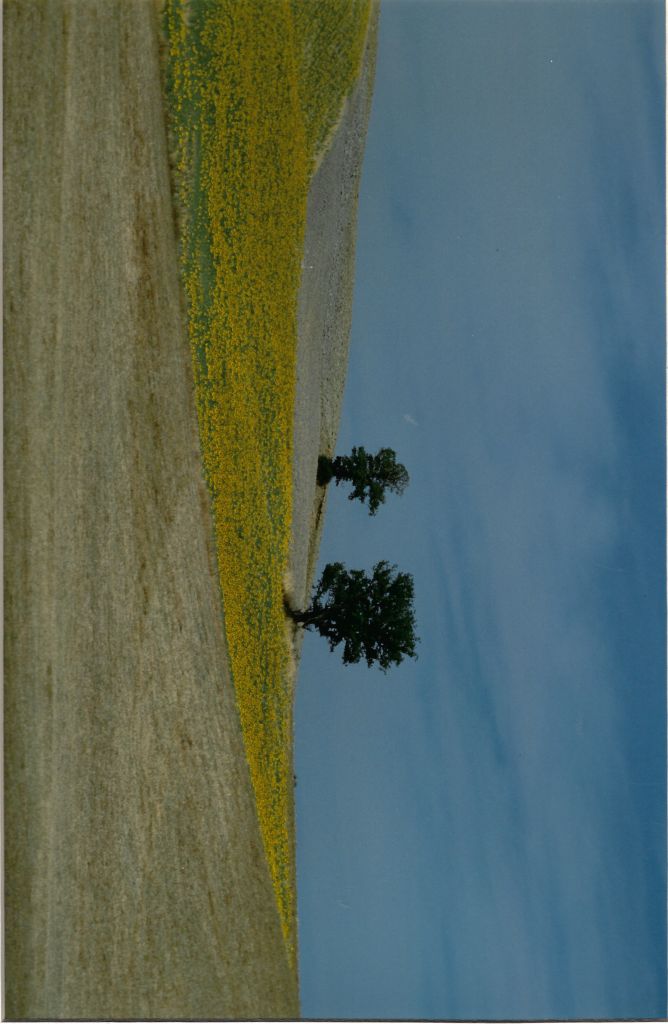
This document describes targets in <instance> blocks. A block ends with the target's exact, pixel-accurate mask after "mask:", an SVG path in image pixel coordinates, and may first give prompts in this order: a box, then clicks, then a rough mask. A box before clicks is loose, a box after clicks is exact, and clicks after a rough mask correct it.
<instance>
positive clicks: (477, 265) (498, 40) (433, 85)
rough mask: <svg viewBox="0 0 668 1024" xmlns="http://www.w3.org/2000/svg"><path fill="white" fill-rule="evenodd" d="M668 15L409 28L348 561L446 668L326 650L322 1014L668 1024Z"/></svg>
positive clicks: (340, 544) (351, 392) (343, 520)
mask: <svg viewBox="0 0 668 1024" xmlns="http://www.w3.org/2000/svg"><path fill="white" fill-rule="evenodd" d="M663 63H664V41H663V6H662V5H661V4H658V3H650V2H644V0H633V2H630V3H626V2H613V0H610V2H608V0H599V2H596V3H593V2H584V0H583V2H576V0H562V2H558V3H552V2H549V0H544V2H543V0H541V2H533V3H527V2H520V0H515V2H511V3H506V2H503V0H499V2H496V3H486V2H482V0H481V2H477V0H468V2H448V0H426V2H424V0H387V2H386V3H385V5H384V7H383V10H382V15H381V31H380V45H379V54H378V68H377V79H376V89H375V96H374V106H373V110H372V115H371V123H370V127H369V136H368V144H367V152H366V158H365V164H364V172H363V180H362V189H361V194H360V208H359V229H358V245H357V270H356V292H355V306H354V314H353V333H352V344H351V357H350V368H349V376H348V384H347V390H346V398H345V405H344V412H343V418H342V423H341V431H340V438H339V445H338V450H339V451H341V452H343V451H346V450H349V449H350V447H351V446H352V445H353V444H363V445H365V446H366V447H367V448H372V449H374V448H376V447H380V446H382V445H390V446H391V447H393V448H395V449H396V451H397V454H398V455H399V457H400V458H401V459H402V461H404V462H405V463H406V465H407V467H408V469H409V471H410V474H411V485H410V487H409V489H408V490H407V491H406V493H405V495H404V496H403V497H401V498H394V499H392V498H390V499H388V502H387V504H386V505H385V506H384V507H382V508H381V510H380V511H379V513H378V515H377V516H376V518H375V519H369V518H368V516H367V515H366V513H365V511H364V509H363V508H362V507H361V506H360V505H359V504H358V503H350V502H348V501H347V500H346V498H345V495H344V494H343V493H342V492H341V491H340V490H339V491H336V490H333V492H332V494H331V496H330V504H329V510H328V519H327V524H326V529H325V536H324V540H323V546H322V549H321V565H322V564H324V563H325V562H327V561H335V560H341V561H344V562H345V563H346V564H347V565H349V566H350V567H371V566H372V565H373V563H374V562H375V561H377V560H379V559H381V558H387V559H389V560H390V561H392V562H396V563H397V564H398V565H399V567H400V568H401V569H403V570H407V571H409V572H412V573H413V575H414V577H415V585H416V611H417V619H418V631H419V633H420V636H421V638H422V642H421V644H420V648H419V654H420V657H419V660H418V661H417V662H410V663H408V664H404V665H402V666H401V667H400V668H398V669H395V670H393V671H392V672H390V673H389V674H388V675H387V676H383V675H382V673H380V672H378V671H376V670H369V669H367V668H366V667H365V666H364V667H361V666H356V667H344V666H343V665H342V663H341V661H340V659H339V658H338V656H337V655H336V654H330V653H329V651H328V648H327V645H326V643H325V642H324V641H323V640H322V639H320V638H319V637H317V636H315V635H309V636H307V638H306V642H305V645H304V656H303V660H302V667H301V671H300V678H299V686H298V696H297V707H296V770H297V775H298V780H299V781H298V786H297V790H296V795H297V828H298V886H299V921H300V972H301V992H302V1012H303V1014H304V1016H307V1017H324V1018H330V1019H331V1018H336V1017H344V1018H345V1017H348V1018H358V1019H366V1018H381V1019H382V1018H391V1017H409V1018H423V1019H439V1018H441V1019H442V1018H452V1017H459V1018H465V1019H466V1018H470V1019H478V1018H481V1017H483V1018H484V1017H487V1018H495V1017H496V1018H502V1017H520V1018H530V1017H550V1016H551V1017H557V1018H568V1017H587V1016H593V1017H603V1018H610V1017H631V1016H649V1017H651V1016H664V1015H665V1013H666V982H665V978H666V871H665V864H666V841H665V837H666V682H665V680H666V663H665V623H666V608H665V564H666V558H665V534H664V529H665V527H664V523H665V516H664V506H665V447H664V443H665V430H664V419H665V392H664V376H665V363H664V358H665V356H664V337H665V327H664V294H665V292H664V255H663V254H664V251H665V244H664V227H663V223H664V215H663V210H664V180H663V165H664V157H663V152H664V127H663V126H664V104H663V96H664V70H663Z"/></svg>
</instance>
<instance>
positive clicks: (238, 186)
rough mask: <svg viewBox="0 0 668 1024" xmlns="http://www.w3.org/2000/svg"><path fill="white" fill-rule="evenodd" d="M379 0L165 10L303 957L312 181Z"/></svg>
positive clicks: (221, 522)
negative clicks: (301, 489)
mask: <svg viewBox="0 0 668 1024" xmlns="http://www.w3.org/2000/svg"><path fill="white" fill-rule="evenodd" d="M369 15H370V0H308V2H306V0H243V2H241V0H189V2H188V0H167V2H166V7H165V15H164V30H165V35H166V40H167V51H168V55H167V61H166V85H167V90H166V91H167V97H168V105H169V113H170V128H171V135H172V141H173V147H174V150H175V154H176V156H175V160H176V186H177V194H178V206H179V210H180V256H181V269H182V274H183V280H184V283H185V290H186V294H187V298H188V323H189V334H190V342H191V347H192V356H193V367H194V374H195V389H196V400H197V411H198V419H199V429H200V439H201V450H202V458H203V462H204V471H205V474H206V479H207V482H208V486H209V490H210V493H211V499H212V509H213V518H214V526H215V533H216V542H217V551H218V566H219V574H220V585H221V590H222V598H223V607H224V612H225V623H226V631H227V638H228V646H229V656H230V665H231V670H232V676H233V679H234V685H235V689H236V694H237V701H238V706H239V712H240V718H241V725H242V730H243V735H244V740H245V745H246V751H247V756H248V762H249V766H250V771H251V778H252V781H253V786H254V790H255V795H256V801H257V808H258V816H259V822H260V828H261V830H262V835H263V839H264V844H265V849H266V853H267V859H268V863H269V867H270V871H271V875H272V879H273V883H274V889H275V892H276V899H277V904H278V909H279V914H280V917H281V922H282V927H283V933H284V936H285V940H286V944H287V947H288V951H289V955H290V957H291V959H292V961H293V963H295V962H296V894H295V852H294V822H293V794H292V786H293V775H292V707H293V693H292V686H291V682H290V675H289V672H288V665H289V659H290V650H289V646H288V643H287V641H286V631H285V619H284V611H283V579H284V575H285V572H286V569H287V563H288V548H289V541H290V526H291V512H292V493H291V489H292V429H293V409H294V392H295V369H296V367H295V360H296V347H297V299H298V291H299V283H300V274H301V261H302V246H303V238H304V229H305V220H306V200H307V193H308V187H309V181H310V178H311V176H312V174H313V172H314V169H315V168H316V167H317V164H318V161H319V159H320V157H321V155H322V153H323V150H324V148H325V147H326V144H327V140H328V138H329V137H330V136H331V133H332V131H333V129H334V127H335V125H336V122H337V120H338V118H339V116H340V112H341V109H342V104H343V102H344V100H345V97H346V95H347V93H348V92H349V91H350V88H351V87H352V85H353V84H354V81H355V78H356V76H357V74H358V71H359V67H360V62H361V58H362V54H363V49H364V43H365V37H366V32H367V25H368V22H369Z"/></svg>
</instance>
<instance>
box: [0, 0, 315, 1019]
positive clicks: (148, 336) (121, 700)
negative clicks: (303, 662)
mask: <svg viewBox="0 0 668 1024" xmlns="http://www.w3.org/2000/svg"><path fill="white" fill-rule="evenodd" d="M3 17H4V90H5V92H4V96H5V128H4V132H5V135H4V143H5V145H4V154H5V155H4V160H5V178H4V188H5V193H4V200H5V236H4V237H5V285H4V299H5V303H4V312H5V379H4V388H5V390H4V399H5V402H4V430H5V445H4V460H5V504H4V515H5V546H4V550H5V708H4V757H5V780H6V784H5V978H6V1005H5V1014H6V1015H7V1016H8V1017H10V1018H14V1019H16V1018H22V1017H23V1018H25V1017H33V1018H39V1019H53V1018H56V1019H74V1018H81V1017H84V1018H92V1019H107V1020H110V1019H114V1018H126V1019H127V1018H130V1019H137V1018H148V1017H153V1018H163V1019H164V1018H167V1019H169V1018H180V1019H189V1018H192V1019H213V1018H236V1019H244V1018H246V1019H257V1018H260V1017H264V1018H267V1017H274V1018H275V1017H282V1018H288V1019H290V1018H292V1019H294V1018H295V1017H296V1016H297V1015H298V1012H299V1007H298V993H297V980H296V977H295V975H294V973H293V972H292V971H291V970H290V968H289V965H288V961H287V957H286V953H285V945H284V942H283V937H282V934H281V930H280V924H279V920H278V914H277V910H276V904H275V899H274V894H273V890H272V886H271V881H270V878H269V873H268V869H267V866H266V861H265V857H264V852H263V848H262V841H261V838H260V832H259V828H258V823H257V817H256V811H255V803H254V798H253V792H252V788H251V782H250V777H249V772H248V768H247V763H246V759H245V754H244V749H243V743H242V738H241V729H240V724H239V718H238V713H237V710H236V705H235V699H234V693H233V690H232V685H231V682H230V675H229V670H228V667H227V658H226V649H225V636H224V625H223V616H222V609H221V605H220V597H219V588H218V581H217V571H216V561H215V549H214V541H213V534H212V529H211V519H210V512H209V505H208V495H207V491H206V487H205V485H204V481H203V478H202V471H201V461H200V453H199V445H198V436H197V425H196V415H195V407H194V398H193V386H192V379H191V369H190V354H189V348H188V341H187V335H186V330H185V322H184V316H183V309H182V304H181V299H180V286H179V279H178V266H177V254H176V241H175V230H174V223H173V214H172V205H171V194H170V184H169V177H168V161H167V150H166V137H165V119H164V111H163V107H162V95H161V86H160V74H159V65H158V41H157V40H158V31H157V21H156V10H155V6H154V4H153V2H152V0H133V2H132V3H129V2H127V0H85V2H84V0H73V2H72V0H39V2H30V0H21V2H20V3H19V2H16V0H10V2H7V3H6V4H5V5H4V8H3Z"/></svg>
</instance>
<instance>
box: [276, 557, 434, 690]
mask: <svg viewBox="0 0 668 1024" xmlns="http://www.w3.org/2000/svg"><path fill="white" fill-rule="evenodd" d="M413 590H414V588H413V577H412V576H411V575H410V574H409V573H405V572H398V571H397V567H396V566H393V565H390V564H389V563H388V562H378V563H377V564H376V565H375V566H374V568H373V572H372V573H371V574H368V573H366V572H365V571H364V570H363V569H352V570H347V569H346V567H345V565H344V564H343V563H342V562H330V563H329V564H328V565H326V566H325V568H324V570H323V573H322V576H321V578H320V582H319V583H318V584H317V586H316V587H315V588H314V592H313V598H312V600H311V605H310V607H309V608H307V609H306V611H301V612H300V611H293V610H292V609H290V608H288V613H289V614H290V615H291V617H292V619H293V620H294V621H295V622H297V623H299V624H300V625H301V626H303V627H304V629H315V630H317V631H318V632H319V633H320V635H321V636H324V637H325V639H326V640H327V641H328V642H329V649H330V650H331V651H333V650H334V648H335V647H337V646H338V645H339V644H340V643H343V645H344V647H343V661H344V664H346V665H351V664H356V663H357V662H359V661H360V660H361V659H362V658H364V659H365V661H366V663H367V665H368V666H369V667H371V665H373V664H376V663H377V664H378V666H379V667H380V668H381V669H382V670H383V672H386V671H387V669H388V668H389V667H390V665H399V664H400V663H401V662H402V661H403V659H404V658H405V657H410V658H416V657H417V655H416V653H415V646H416V644H417V643H418V642H419V640H418V637H416V635H415V615H414V611H413Z"/></svg>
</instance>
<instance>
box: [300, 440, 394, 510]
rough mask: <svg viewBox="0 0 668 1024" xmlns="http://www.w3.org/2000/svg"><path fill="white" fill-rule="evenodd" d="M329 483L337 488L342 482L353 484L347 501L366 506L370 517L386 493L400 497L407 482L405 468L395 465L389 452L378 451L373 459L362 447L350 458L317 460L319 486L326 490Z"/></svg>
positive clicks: (353, 452)
mask: <svg viewBox="0 0 668 1024" xmlns="http://www.w3.org/2000/svg"><path fill="white" fill-rule="evenodd" d="M332 479H334V480H335V481H336V484H337V486H338V484H340V483H343V482H344V481H345V482H346V483H350V484H352V488H353V489H352V491H351V492H350V494H349V495H348V498H349V499H350V501H354V500H355V498H357V499H359V500H360V501H361V502H362V503H363V504H364V503H365V502H368V505H369V515H372V516H374V515H375V514H376V512H377V510H378V507H379V506H380V505H382V504H383V502H384V501H385V494H386V491H392V492H393V493H395V494H403V492H404V491H405V489H406V487H407V485H408V482H409V476H408V472H407V470H406V467H405V466H403V465H402V464H401V463H400V462H397V454H396V452H395V451H393V450H392V448H380V449H379V451H377V452H376V454H375V455H372V454H371V452H367V451H366V449H364V448H363V447H361V446H360V447H359V448H353V450H352V451H351V453H350V455H337V457H336V458H335V459H330V458H328V457H327V456H326V455H321V456H320V458H319V460H318V483H320V484H321V485H323V486H326V485H327V484H328V483H329V482H330V480H332Z"/></svg>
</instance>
